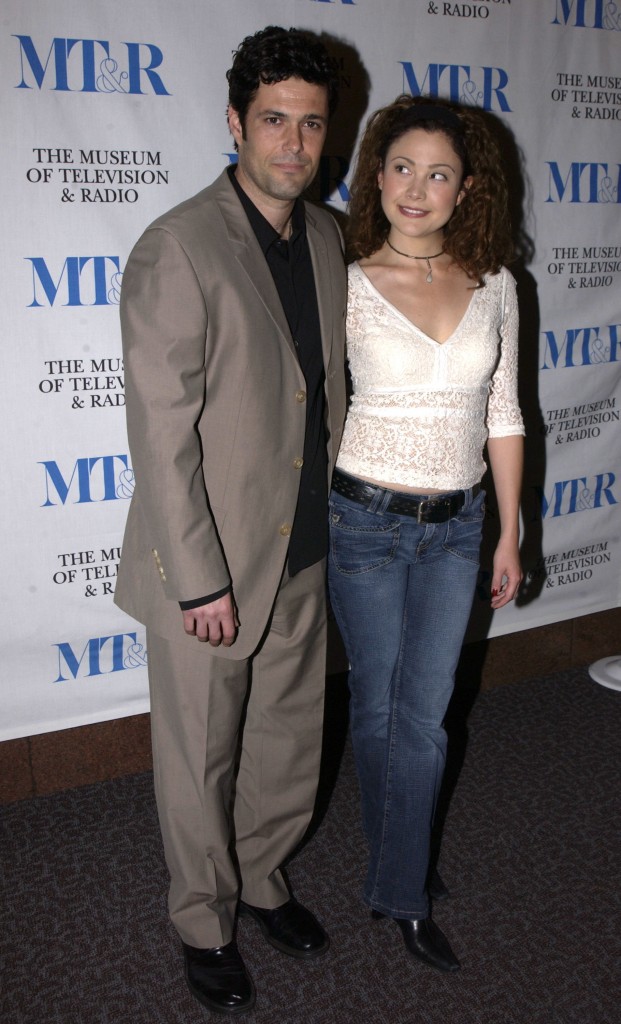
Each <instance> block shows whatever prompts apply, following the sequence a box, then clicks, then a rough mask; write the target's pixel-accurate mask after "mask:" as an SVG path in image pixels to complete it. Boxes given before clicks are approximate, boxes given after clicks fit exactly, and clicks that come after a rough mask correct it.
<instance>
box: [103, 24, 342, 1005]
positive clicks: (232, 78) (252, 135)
mask: <svg viewBox="0 0 621 1024" xmlns="http://www.w3.org/2000/svg"><path fill="white" fill-rule="evenodd" d="M227 77H228V80H229V108H228V123H229V127H230V131H231V133H232V135H233V138H234V140H235V144H236V148H237V150H238V157H239V159H238V163H237V164H236V166H235V168H228V169H227V170H225V171H224V172H223V173H222V174H221V175H220V176H219V177H218V178H217V179H216V181H215V182H214V183H213V184H212V185H211V186H209V187H208V188H207V189H205V190H204V191H202V192H200V193H199V194H198V195H197V196H195V197H194V198H192V199H190V200H188V201H187V202H185V203H182V204H181V205H180V206H178V207H176V208H175V209H174V210H172V211H170V212H169V213H167V214H166V215H165V216H163V217H161V218H160V219H159V220H157V221H156V222H155V223H154V224H153V225H151V227H150V228H148V229H147V231H146V232H145V234H144V235H143V237H142V238H141V239H140V240H139V242H138V243H137V245H136V247H135V248H134V250H133V252H132V254H131V256H130V259H129V261H128V264H127V268H126V271H125V274H124V281H123V289H122V298H121V322H122V329H123V350H124V356H125V373H126V389H127V417H128V420H127V422H128V434H129V443H130V450H131V453H132V461H133V467H134V472H135V477H136V488H135V494H134V496H133V499H132V503H131V507H130V511H129V517H128V522H127V529H126V534H125V540H124V545H123V556H122V560H121V566H120V571H119V578H118V585H117V590H116V598H115V599H116V601H117V603H118V604H119V605H120V606H121V607H122V608H123V609H124V610H125V611H127V612H128V613H129V614H130V615H132V616H134V617H135V618H137V619H138V620H140V621H141V622H144V623H145V624H146V626H147V641H148V652H149V683H150V690H151V719H152V737H153V753H154V768H155V787H156V796H157V803H158V813H159V817H160V825H161V829H162V835H163V839H164V847H165V852H166V860H167V863H168V867H169V870H170V874H171V887H170V896H169V908H170V914H171V918H172V921H173V923H174V924H175V926H176V928H177V930H178V932H179V934H180V936H181V939H182V942H183V948H184V956H185V967H186V978H187V981H188V984H189V987H190V990H191V992H192V993H193V995H194V996H195V997H196V998H197V999H198V1000H200V1002H201V1003H203V1004H204V1005H206V1006H208V1007H209V1008H211V1009H213V1010H216V1011H220V1012H225V1013H240V1012H242V1011H244V1010H247V1009H250V1007H252V1005H253V1004H254V1000H255V992H254V986H253V983H252V980H251V978H250V976H249V974H248V973H247V971H246V969H245V966H244V963H243V961H242V959H241V957H240V954H239V951H238V949H237V945H236V942H235V920H236V913H237V912H238V911H239V913H243V914H246V915H248V916H250V917H251V918H253V919H254V920H255V921H256V922H257V924H258V926H259V928H260V929H261V931H262V932H263V934H264V935H265V937H266V938H267V940H268V941H269V942H270V943H271V944H272V945H273V946H275V947H276V948H277V949H279V950H281V951H282V952H283V953H287V954H289V955H291V956H294V957H298V958H300V959H307V958H311V957H314V956H318V955H321V954H322V953H325V951H326V950H327V948H328V944H329V940H328V937H327V936H326V934H325V932H324V930H323V928H322V927H321V925H320V924H319V922H318V921H317V920H316V918H315V917H314V916H313V915H312V914H311V913H310V911H308V910H306V908H304V907H303V906H301V905H300V904H299V903H298V902H297V901H296V900H295V899H294V898H292V897H291V895H290V893H289V891H288V889H287V886H286V884H285V881H284V879H283V875H282V873H281V870H280V865H281V864H282V862H283V860H284V859H285V858H286V856H287V855H288V854H289V853H290V852H291V850H292V849H293V848H294V847H295V846H296V844H297V843H298V842H299V840H300V838H301V837H302V835H303V834H304V831H305V829H306V827H307V824H308V822H309V819H310V816H311V813H312V809H313V803H314V797H315V791H316V785H317V778H318V771H319V759H320V748H321V729H322V717H323V716H322V709H323V690H324V683H325V584H324V568H325V555H326V549H327V491H328V479H329V475H330V472H331V468H332V465H333V463H334V459H335V457H336V452H337V449H338V444H339V440H340V435H341V429H342V423H343V419H344V413H345V398H344V371H343V362H344V341H343V331H344V307H345V290H346V285H345V270H344V265H343V259H342V253H341V246H340V238H339V233H338V230H337V228H336V225H335V224H334V221H333V220H332V218H331V217H330V216H329V215H328V214H327V213H325V212H324V211H321V210H317V209H314V208H313V207H310V206H308V205H307V204H305V203H303V202H302V201H301V200H300V199H299V198H298V197H299V196H300V194H301V193H302V191H303V190H304V189H305V188H306V187H307V186H308V185H309V184H310V182H311V181H312V179H313V178H314V176H315V173H316V171H317V167H318V163H319V158H320V155H321V150H322V147H323V143H324V139H325V135H326V129H327V123H328V118H329V115H330V113H331V111H332V109H333V107H334V105H335V101H336V82H335V78H334V74H333V71H332V69H331V64H330V60H329V58H328V55H327V53H326V51H325V49H324V47H323V46H322V44H321V43H319V41H318V40H317V39H316V37H314V36H312V35H311V34H309V33H305V32H301V31H297V30H294V29H291V30H290V31H285V30H284V29H281V28H277V27H269V28H266V29H264V30H263V31H261V32H258V33H256V35H254V36H249V37H248V38H247V39H245V40H244V42H243V43H242V45H241V47H240V49H239V50H238V51H237V53H236V55H235V58H234V62H233V66H232V68H231V70H230V71H229V72H228V74H227ZM179 606H181V609H180V607H179ZM242 720H243V725H242V728H241V746H239V733H240V723H242ZM236 755H238V757H239V765H238V769H237V773H236V774H235V765H236ZM231 806H232V808H233V810H232V812H231V811H230V808H231ZM240 897H241V898H240Z"/></svg>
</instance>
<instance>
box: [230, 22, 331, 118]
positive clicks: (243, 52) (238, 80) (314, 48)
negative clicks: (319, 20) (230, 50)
mask: <svg viewBox="0 0 621 1024" xmlns="http://www.w3.org/2000/svg"><path fill="white" fill-rule="evenodd" d="M226 77H227V80H228V83H229V103H230V105H231V106H232V108H233V110H236V111H237V113H238V114H239V120H240V121H241V125H242V129H243V128H244V127H245V123H246V114H247V113H248V107H249V106H250V104H251V103H252V101H253V99H254V97H255V95H256V93H257V90H258V88H259V85H260V84H261V82H263V83H264V84H265V85H274V84H275V83H276V82H283V81H284V80H285V79H286V78H301V79H302V80H303V81H305V82H309V83H310V84H311V85H325V87H326V88H327V90H328V110H329V112H330V114H333V113H334V110H335V108H336V104H337V100H338V78H337V74H336V71H335V69H334V66H333V64H332V61H331V59H330V57H329V55H328V51H327V50H326V48H325V46H324V45H323V43H322V42H321V41H320V39H319V37H318V36H316V35H315V34H314V33H313V32H308V31H306V30H304V29H297V28H290V29H286V28H281V27H280V26H279V25H268V27H267V28H264V29H262V30H261V31H260V32H256V33H255V34H254V35H253V36H246V38H245V39H244V41H243V42H242V44H241V45H240V47H239V49H238V50H237V51H236V52H235V55H234V58H233V66H232V67H231V68H230V70H229V71H227V73H226Z"/></svg>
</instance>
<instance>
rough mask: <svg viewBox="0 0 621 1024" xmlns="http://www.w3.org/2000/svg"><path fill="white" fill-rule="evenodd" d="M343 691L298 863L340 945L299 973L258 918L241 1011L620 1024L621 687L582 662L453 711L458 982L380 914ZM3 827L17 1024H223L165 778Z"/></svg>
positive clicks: (260, 1021)
mask: <svg viewBox="0 0 621 1024" xmlns="http://www.w3.org/2000/svg"><path fill="white" fill-rule="evenodd" d="M329 686H331V687H332V689H331V692H330V693H329V697H328V721H327V726H328V728H327V733H326V750H325V759H324V774H323V777H322V785H321V790H320V799H319V801H318V810H317V815H316V819H315V821H314V825H313V826H312V828H311V834H310V836H309V838H308V839H307V841H306V843H305V845H304V846H303V847H302V849H301V850H300V851H299V853H298V854H297V856H296V857H295V858H294V860H293V861H292V862H291V864H290V865H289V869H288V870H289V878H290V881H291V884H292V887H293V889H294V891H295V893H296V895H297V896H298V898H299V899H301V900H302V901H304V902H306V903H307V904H308V905H309V906H310V907H312V908H313V909H314V910H315V912H316V913H317V914H318V916H319V917H320V918H321V920H322V921H323V922H324V924H325V925H326V927H327V928H328V930H329V932H330V935H331V938H332V947H331V949H330V951H329V953H328V954H327V956H325V957H324V958H322V959H321V960H318V961H315V962H313V963H309V964H304V963H299V962H297V961H295V960H291V959H289V958H287V957H284V956H283V955H282V954H279V953H278V952H276V951H275V950H273V949H272V948H271V947H269V946H268V945H267V944H266V943H265V940H264V939H262V937H261V936H260V934H259V933H258V930H257V929H256V926H255V925H254V924H253V922H251V921H248V920H246V919H245V920H243V921H242V922H241V923H240V925H239V934H238V941H239V945H240V948H241V950H242V952H243V955H244V957H245V959H246V962H247V964H248V966H249V968H250V970H251V971H252V974H253V977H254V979H255V983H256V986H257V990H258V998H257V1004H256V1007H255V1010H254V1011H253V1012H252V1013H251V1014H248V1015H247V1016H246V1017H245V1018H243V1019H244V1020H247V1021H248V1022H249V1024H618V1022H619V1021H620V1020H621V969H620V966H619V965H620V959H621V914H620V902H621V900H620V894H619V874H620V870H621V838H620V837H621V828H620V826H621V820H620V819H621V815H620V808H621V797H620V786H619V779H620V768H621V728H620V726H621V694H618V693H614V692H612V691H609V690H606V689H602V688H601V687H599V686H597V685H596V684H595V683H593V682H592V681H591V680H590V679H589V677H588V674H587V672H586V670H576V671H571V672H565V673H561V674H558V675H555V676H552V677H549V678H545V679H533V680H529V681H527V682H522V683H519V684H515V685H512V686H507V687H504V688H500V689H496V690H492V691H490V692H488V693H485V694H482V695H480V696H479V697H478V698H477V699H476V700H475V701H474V704H473V707H472V710H471V711H470V713H469V716H468V719H467V733H466V727H465V726H464V714H463V712H464V708H463V706H462V708H461V711H460V707H459V705H457V706H456V708H455V709H454V712H453V715H452V718H451V720H450V721H451V737H452V746H451V751H452V753H451V768H450V771H449V772H448V775H447V778H448V784H449V785H448V790H449V791H448V792H447V799H446V801H445V816H444V829H443V840H442V847H441V854H440V869H441V873H442V875H443V878H444V880H445V881H446V883H447V884H448V885H449V887H450V889H451V893H452V896H451V899H450V900H448V901H446V902H443V903H441V904H439V905H438V906H437V908H436V911H435V918H436V920H437V922H438V923H439V924H440V926H441V927H442V928H443V929H444V930H445V931H446V933H447V934H448V935H449V936H450V939H451V942H452V944H453V946H454V948H455V951H456V952H457V954H458V955H459V956H460V958H461V960H462V965H463V968H462V970H461V971H460V972H459V973H458V974H456V975H443V974H441V973H439V972H437V971H434V970H432V969H430V968H427V967H425V966H423V965H422V964H419V963H417V962H414V961H412V960H410V959H409V958H408V957H407V955H406V954H405V951H404V948H403V946H402V942H401V938H400V934H399V932H398V930H397V929H396V927H395V925H394V924H393V923H392V922H388V921H372V920H371V918H370V915H369V913H368V911H367V909H366V908H365V907H364V906H363V904H362V903H361V902H360V898H359V893H360V888H361V883H362V878H363V875H364V871H365V858H366V854H365V846H364V841H363V837H362V834H361V829H360V819H359V808H358V794H357V786H356V778H355V771H354V767H353V762H352V756H351V749H350V746H349V743H348V742H347V740H346V733H345V718H344V708H345V700H344V696H343V694H344V682H343V680H338V679H337V680H335V681H333V682H332V683H330V682H329ZM468 710H469V708H468ZM460 715H461V717H460ZM466 740H467V742H466ZM2 818H3V825H2V838H1V863H2V873H3V878H2V886H3V897H2V900H3V905H2V927H1V929H0V946H1V950H2V995H1V997H0V1009H1V1013H2V1021H3V1022H5V1024H94V1022H97V1024H100V1022H101V1024H104V1022H105V1024H181V1022H183V1024H201V1022H203V1024H204V1022H205V1021H207V1020H209V1019H210V1015H209V1013H208V1012H207V1011H206V1010H203V1009H202V1008H201V1007H200V1006H199V1005H198V1004H197V1003H196V1002H195V1001H194V1000H193V999H192V997H191V996H190V995H189V993H188V992H187V990H186V987H185V983H184V981H183V977H182V971H181V960H180V948H179V943H178V940H177V938H176V935H175V933H174V930H173V929H172V927H171V926H170V924H169V922H168V920H167V916H166V888H167V875H166V868H165V865H164V860H163V854H162V848H161V842H160V838H159V832H158V827H157V819H156V813H155V805H154V798H153V785H152V776H151V775H150V774H143V775H138V776H133V777H129V778H124V779H120V780H116V781H112V782H107V783H102V784H100V785H96V786H85V787H81V788H79V789H75V790H69V791H66V792H63V793H59V794H57V795H54V796H50V797H41V798H37V799H33V800H27V801H23V802H19V803H15V804H12V805H9V806H7V807H5V808H3V809H2ZM219 1019H222V1018H219Z"/></svg>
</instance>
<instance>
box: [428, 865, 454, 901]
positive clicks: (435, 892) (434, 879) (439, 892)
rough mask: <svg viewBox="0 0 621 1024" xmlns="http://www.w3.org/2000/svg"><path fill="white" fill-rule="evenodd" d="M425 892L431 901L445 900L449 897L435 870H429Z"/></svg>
mask: <svg viewBox="0 0 621 1024" xmlns="http://www.w3.org/2000/svg"><path fill="white" fill-rule="evenodd" d="M427 892H428V893H429V895H430V896H431V899H432V900H436V901H438V900H447V899H448V898H449V896H450V895H451V894H450V892H449V891H448V889H447V888H446V886H445V884H444V882H443V881H442V879H441V878H440V873H439V871H438V869H437V868H430V870H429V881H428V882H427Z"/></svg>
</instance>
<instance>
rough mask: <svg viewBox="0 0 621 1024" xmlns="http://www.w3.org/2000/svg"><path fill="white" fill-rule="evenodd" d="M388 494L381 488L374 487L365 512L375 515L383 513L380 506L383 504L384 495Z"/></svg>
mask: <svg viewBox="0 0 621 1024" xmlns="http://www.w3.org/2000/svg"><path fill="white" fill-rule="evenodd" d="M387 493H388V492H387V491H385V490H384V488H383V487H376V488H375V494H374V495H373V497H372V498H371V501H370V502H369V504H368V505H367V512H371V513H373V514H375V513H376V512H380V513H381V512H383V511H384V509H383V508H382V505H383V504H385V499H386V494H387Z"/></svg>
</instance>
